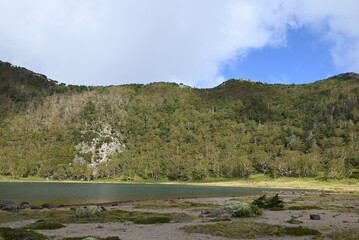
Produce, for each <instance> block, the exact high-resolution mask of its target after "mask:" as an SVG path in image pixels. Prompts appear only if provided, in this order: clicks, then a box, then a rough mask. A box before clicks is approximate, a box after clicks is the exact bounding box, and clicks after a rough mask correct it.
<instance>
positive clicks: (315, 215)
mask: <svg viewBox="0 0 359 240" xmlns="http://www.w3.org/2000/svg"><path fill="white" fill-rule="evenodd" d="M309 216H310V219H311V220H320V215H318V214H310V215H309Z"/></svg>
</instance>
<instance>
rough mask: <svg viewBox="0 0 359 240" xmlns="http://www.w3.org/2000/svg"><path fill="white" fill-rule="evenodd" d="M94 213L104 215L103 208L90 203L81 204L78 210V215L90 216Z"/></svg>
mask: <svg viewBox="0 0 359 240" xmlns="http://www.w3.org/2000/svg"><path fill="white" fill-rule="evenodd" d="M94 215H97V216H100V215H102V208H101V207H99V206H96V205H90V206H81V207H79V208H78V209H77V210H76V217H88V216H94Z"/></svg>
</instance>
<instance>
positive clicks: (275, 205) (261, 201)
mask: <svg viewBox="0 0 359 240" xmlns="http://www.w3.org/2000/svg"><path fill="white" fill-rule="evenodd" d="M252 204H253V205H256V206H258V207H260V208H264V209H271V210H283V209H284V203H283V200H282V199H280V197H279V196H278V194H276V195H274V196H273V197H272V198H269V199H267V197H266V195H263V196H261V197H259V198H257V199H255V200H254V201H253V202H252Z"/></svg>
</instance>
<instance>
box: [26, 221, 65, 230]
mask: <svg viewBox="0 0 359 240" xmlns="http://www.w3.org/2000/svg"><path fill="white" fill-rule="evenodd" d="M63 227H65V226H64V225H63V224H61V223H56V222H45V221H43V220H39V221H36V222H35V223H32V224H28V225H25V226H22V227H21V228H22V229H34V230H40V229H41V230H44V229H47V230H52V229H58V228H63Z"/></svg>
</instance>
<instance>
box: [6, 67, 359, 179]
mask: <svg viewBox="0 0 359 240" xmlns="http://www.w3.org/2000/svg"><path fill="white" fill-rule="evenodd" d="M358 95H359V75H358V74H356V73H345V74H340V75H337V76H334V77H331V78H327V79H324V80H320V81H316V82H313V83H310V84H301V85H283V84H266V83H261V82H256V81H251V80H247V79H230V80H228V81H226V82H224V83H222V84H221V85H219V86H217V87H215V88H211V89H196V88H191V87H188V86H185V85H183V84H176V83H164V82H158V83H151V84H147V85H142V84H128V85H120V86H109V87H87V86H66V85H65V84H59V83H57V82H56V81H53V80H50V79H48V78H47V77H46V76H44V75H41V74H37V73H33V72H31V71H29V70H26V69H24V68H20V67H15V66H12V65H11V64H9V63H3V62H0V100H1V103H2V104H1V107H0V111H1V115H0V175H12V176H13V177H19V176H20V177H23V176H29V175H36V176H42V177H46V178H54V179H96V178H110V177H116V178H117V177H120V178H123V179H131V178H134V177H141V178H143V179H147V178H150V179H169V180H188V179H204V178H207V177H248V176H249V175H250V174H252V173H257V172H261V173H265V174H268V175H270V176H297V177H303V176H318V175H323V177H324V178H343V177H349V176H352V177H357V176H358V169H359V136H358V132H359V106H358Z"/></svg>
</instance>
